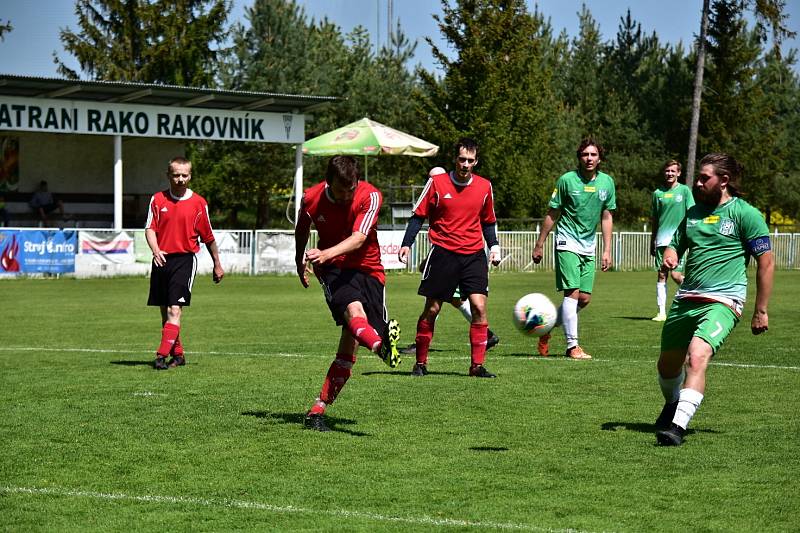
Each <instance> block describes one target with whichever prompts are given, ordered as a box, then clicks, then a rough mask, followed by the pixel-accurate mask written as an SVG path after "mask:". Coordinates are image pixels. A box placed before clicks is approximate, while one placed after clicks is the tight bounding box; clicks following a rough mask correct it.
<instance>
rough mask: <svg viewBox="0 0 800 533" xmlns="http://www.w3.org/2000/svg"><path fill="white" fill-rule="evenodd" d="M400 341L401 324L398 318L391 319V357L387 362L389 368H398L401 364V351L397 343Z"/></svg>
mask: <svg viewBox="0 0 800 533" xmlns="http://www.w3.org/2000/svg"><path fill="white" fill-rule="evenodd" d="M399 341H400V324H398V323H397V320H395V319H391V320H390V321H389V357H388V358H387V361H386V364H387V365H389V368H396V367H397V365H399V364H400V362H401V359H400V352H399V351H398V350H397V343H398V342H399Z"/></svg>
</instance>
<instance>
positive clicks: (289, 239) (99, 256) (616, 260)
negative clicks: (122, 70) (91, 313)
mask: <svg viewBox="0 0 800 533" xmlns="http://www.w3.org/2000/svg"><path fill="white" fill-rule="evenodd" d="M31 231H33V230H31ZM77 231H78V232H79V233H78V234H79V237H78V238H79V242H83V240H84V239H85V240H93V241H95V242H99V243H101V244H102V243H104V242H105V243H112V241H114V240H115V239H121V240H123V241H125V242H127V243H128V244H127V245H125V246H129V248H126V253H125V254H120V253H118V252H119V247H116V248H114V253H109V254H104V253H102V251H101V252H98V248H97V247H94V246H80V245H79V247H78V248H79V249H78V251H77V253H76V256H75V275H76V276H77V277H96V276H118V275H147V274H149V271H150V261H151V256H150V250H149V248H148V247H147V243H146V241H145V239H144V230H142V229H129V230H122V231H121V232H117V231H113V230H109V229H105V228H101V229H79V230H77ZM214 234H215V235H216V238H217V245H218V246H219V248H220V256H221V259H222V264H223V267H224V268H225V271H226V272H228V273H238V274H248V275H258V274H267V273H275V274H294V272H295V264H294V254H295V250H294V248H295V242H294V232H293V231H291V230H255V231H253V230H216V231H215V232H214ZM538 236H539V234H538V232H535V231H500V232H498V238H499V240H500V245H501V247H502V250H503V259H502V261H501V262H500V265H499V266H498V267H496V269H497V270H500V271H507V272H523V271H552V270H553V269H554V260H555V254H554V250H553V235H552V233H551V235H549V236H548V239H547V242H546V243H545V246H544V250H543V259H542V261H541V262H540V263H539V264H538V265H535V264H533V261H532V260H531V252H532V251H533V247H534V244H535V243H536V239H537V238H538ZM391 237H392V239H395V240H397V242H396V243H395V244H396V246H394V249H397V248H398V247H399V239H400V238H402V232H393V234H392V235H391ZM770 237H771V240H772V251H773V254H774V255H775V267H776V268H778V269H800V233H773V234H771V235H770ZM596 239H597V240H596V242H597V257H600V256H601V254H602V253H603V243H602V238H601V236H600V234H599V233H598V234H597V236H596ZM316 246H317V232H316V231H312V232H311V235H310V238H309V242H308V247H316ZM611 246H612V250H611V251H612V259H613V265H614V269H615V270H621V271H635V270H650V269H652V268H653V259H652V257H651V256H650V233H649V232H625V231H621V232H614V233H613V234H612V239H611ZM101 248H102V247H101ZM430 248H431V245H430V243H429V241H428V233H427V231H421V232H420V233H419V235H417V239H416V242H415V245H414V246H413V247H412V251H411V258H410V260H409V262H408V265H407V266H406V267H405V268H404V269H403V270H404V271H407V272H416V271H417V268H418V267H419V263H420V261H421V260H422V259H423V258H424V257H426V256H427V255H428V252H429V251H430ZM754 263H755V262H754V261H753V262H751V267H752V266H753V265H754ZM596 267H597V268H598V269H599V268H600V261H597V262H596ZM211 269H212V263H211V259H210V258H209V257H208V252H207V251H206V248H205V246H202V247H201V251H200V253H199V254H198V271H199V272H201V273H208V272H210V271H211Z"/></svg>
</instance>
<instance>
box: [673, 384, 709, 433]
mask: <svg viewBox="0 0 800 533" xmlns="http://www.w3.org/2000/svg"><path fill="white" fill-rule="evenodd" d="M702 401H703V395H702V394H700V393H699V392H697V391H696V390H694V389H681V394H680V399H679V400H678V410H677V411H675V418H673V419H672V422H673V423H674V424H677V425H679V426H680V427H682V428H683V429H686V426H688V425H689V421H690V420H691V419H692V417H693V416H694V412H695V411H697V408H698V407H700V402H702Z"/></svg>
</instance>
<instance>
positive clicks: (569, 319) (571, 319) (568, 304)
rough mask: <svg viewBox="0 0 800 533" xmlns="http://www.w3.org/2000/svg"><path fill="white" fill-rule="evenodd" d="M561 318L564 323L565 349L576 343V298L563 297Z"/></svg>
mask: <svg viewBox="0 0 800 533" xmlns="http://www.w3.org/2000/svg"><path fill="white" fill-rule="evenodd" d="M561 319H562V321H563V323H564V336H565V337H566V338H567V350H569V349H570V348H572V347H573V346H577V345H578V300H575V299H573V298H568V297H566V298H564V301H563V302H561Z"/></svg>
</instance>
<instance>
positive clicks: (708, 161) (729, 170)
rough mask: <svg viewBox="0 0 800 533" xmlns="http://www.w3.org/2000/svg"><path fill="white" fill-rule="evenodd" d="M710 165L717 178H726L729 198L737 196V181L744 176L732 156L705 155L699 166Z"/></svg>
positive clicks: (739, 164) (741, 167)
mask: <svg viewBox="0 0 800 533" xmlns="http://www.w3.org/2000/svg"><path fill="white" fill-rule="evenodd" d="M705 165H711V166H712V167H714V174H716V175H717V176H722V175H727V176H728V192H729V193H730V195H731V196H739V195H740V193H739V181H740V180H741V179H742V177H743V176H744V166H742V164H741V163H739V162H738V161H737V160H736V159H734V157H733V156H732V155H728V154H723V153H711V154H707V155H706V156H705V157H703V159H701V160H700V166H701V167H702V166H705Z"/></svg>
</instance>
